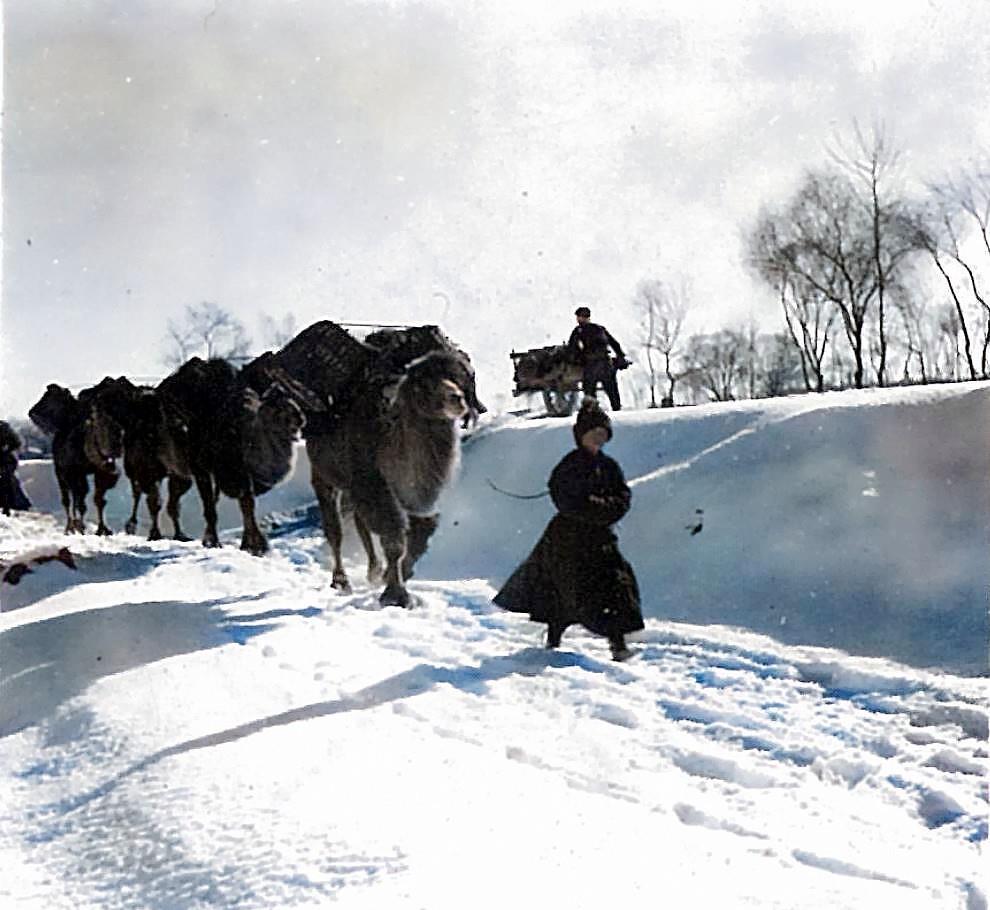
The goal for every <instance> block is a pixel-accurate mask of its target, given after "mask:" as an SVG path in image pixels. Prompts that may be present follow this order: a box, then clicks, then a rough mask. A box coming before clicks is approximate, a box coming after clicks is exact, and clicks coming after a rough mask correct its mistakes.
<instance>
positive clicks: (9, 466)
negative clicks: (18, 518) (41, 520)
mask: <svg viewBox="0 0 990 910" xmlns="http://www.w3.org/2000/svg"><path fill="white" fill-rule="evenodd" d="M16 470H17V456H16V455H15V454H14V453H13V452H9V451H6V450H0V512H3V514H4V515H9V514H10V510H11V509H15V510H17V511H21V512H23V511H25V510H26V509H30V508H31V503H30V501H29V500H28V498H27V496H25V495H24V490H23V489H22V488H21V484H20V482H19V481H18V479H17V474H16V473H15V471H16Z"/></svg>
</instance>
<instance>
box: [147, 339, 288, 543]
mask: <svg viewBox="0 0 990 910" xmlns="http://www.w3.org/2000/svg"><path fill="white" fill-rule="evenodd" d="M155 394H156V395H157V396H158V397H159V398H160V399H161V405H162V409H163V414H164V419H163V427H162V437H161V442H160V448H159V457H160V459H161V461H162V463H163V464H164V465H165V467H166V469H167V470H168V473H169V474H174V475H177V476H180V477H185V478H190V477H191V478H192V479H193V480H194V481H195V483H196V489H197V490H198V491H199V496H200V499H201V501H202V503H203V518H204V521H205V524H206V529H205V531H204V533H203V545H204V546H207V547H218V546H220V539H219V536H218V533H217V509H216V504H217V499H218V497H219V495H220V494H221V493H223V494H224V495H225V496H229V497H230V498H232V499H236V500H237V502H238V505H239V506H240V508H241V515H242V517H243V519H244V531H243V535H242V537H241V549H242V550H247V551H248V552H249V553H252V554H253V555H255V556H260V555H262V554H263V553H265V552H267V550H268V539H267V538H266V537H265V535H264V533H263V532H262V531H261V528H260V527H259V526H258V522H257V519H256V518H255V512H254V501H255V497H257V496H260V495H261V494H263V493H266V492H268V490H270V489H271V488H272V487H274V486H275V485H276V484H277V483H279V482H281V481H282V480H283V479H284V478H285V477H287V476H288V475H289V473H290V472H291V470H292V463H293V454H294V453H293V443H294V442H295V440H296V438H297V437H298V434H299V431H300V430H301V429H302V427H303V425H304V424H305V418H304V416H303V412H302V411H301V410H300V408H299V406H298V405H297V404H296V403H295V401H294V400H293V399H292V397H291V396H290V395H289V394H288V393H287V392H286V391H285V390H284V389H283V388H282V387H280V386H279V385H278V384H277V383H276V384H272V385H271V386H270V387H269V388H268V389H266V390H265V391H264V394H262V395H259V394H258V393H257V392H256V391H255V390H254V389H252V388H251V387H250V386H249V385H248V384H247V383H246V382H245V381H244V379H243V377H241V376H239V375H238V373H237V371H236V370H235V369H234V368H233V367H232V366H231V365H230V364H229V363H227V362H226V361H225V360H220V359H212V360H205V361H204V360H201V359H200V358H198V357H194V358H192V359H191V360H189V361H187V362H186V363H184V364H183V365H182V366H181V367H179V368H178V369H177V370H176V371H175V372H174V373H172V374H171V375H170V376H168V377H166V378H165V379H164V380H163V381H162V382H161V383H160V384H159V385H158V387H157V389H156V390H155Z"/></svg>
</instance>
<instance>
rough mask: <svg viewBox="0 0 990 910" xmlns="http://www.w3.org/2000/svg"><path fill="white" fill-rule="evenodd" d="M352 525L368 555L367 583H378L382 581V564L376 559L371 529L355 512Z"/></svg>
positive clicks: (376, 554)
mask: <svg viewBox="0 0 990 910" xmlns="http://www.w3.org/2000/svg"><path fill="white" fill-rule="evenodd" d="M354 527H355V528H357V532H358V537H360V538H361V545H362V546H363V547H364V552H365V554H366V555H367V557H368V574H367V578H368V584H372V585H378V584H381V582H382V577H383V575H382V564H381V563H380V562H379V561H378V553H377V552H376V550H375V540H374V538H373V537H372V536H371V531H369V530H368V526H367V525H366V524H365V523H364V519H362V518H361V516H360V515H358V514H357V512H355V513H354Z"/></svg>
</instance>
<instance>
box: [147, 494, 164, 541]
mask: <svg viewBox="0 0 990 910" xmlns="http://www.w3.org/2000/svg"><path fill="white" fill-rule="evenodd" d="M161 510H162V494H161V491H160V490H159V489H158V481H155V482H154V483H153V484H151V485H150V486H149V487H148V514H149V515H150V516H151V529H150V530H149V531H148V540H161V539H162V532H161V528H159V527H158V513H159V512H161Z"/></svg>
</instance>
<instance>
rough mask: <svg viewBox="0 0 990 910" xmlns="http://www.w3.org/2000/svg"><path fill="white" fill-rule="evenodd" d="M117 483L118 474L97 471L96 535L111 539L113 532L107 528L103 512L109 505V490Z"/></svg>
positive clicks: (95, 486)
mask: <svg viewBox="0 0 990 910" xmlns="http://www.w3.org/2000/svg"><path fill="white" fill-rule="evenodd" d="M116 482H117V475H116V474H106V473H103V472H101V471H97V472H96V474H95V475H94V477H93V502H94V503H95V504H96V517H97V524H96V533H97V534H99V535H100V536H101V537H109V536H110V535H111V534H113V531H111V530H110V528H109V527H107V523H106V521H105V520H104V517H103V512H104V510H105V509H106V505H107V490H109V489H110V488H111V487H112V486H113V485H114V484H115V483H116Z"/></svg>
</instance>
